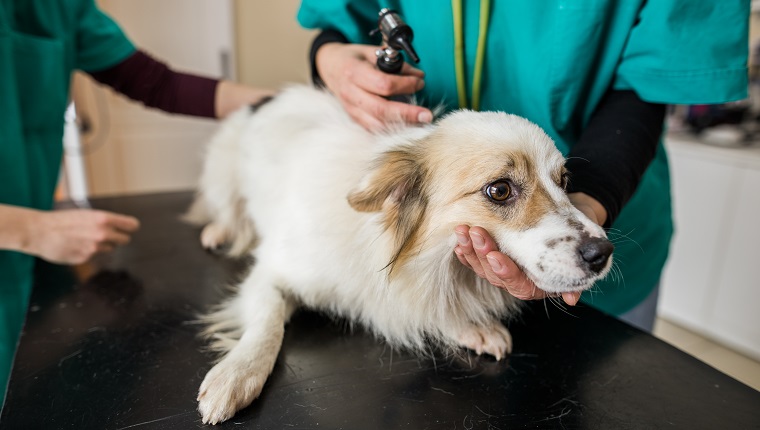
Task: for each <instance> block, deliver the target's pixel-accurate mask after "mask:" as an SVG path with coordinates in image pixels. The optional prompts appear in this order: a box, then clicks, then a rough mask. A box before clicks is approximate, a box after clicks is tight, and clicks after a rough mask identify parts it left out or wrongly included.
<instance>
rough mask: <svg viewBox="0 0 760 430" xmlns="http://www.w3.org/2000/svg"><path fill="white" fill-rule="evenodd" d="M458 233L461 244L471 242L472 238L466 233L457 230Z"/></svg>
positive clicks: (458, 240)
mask: <svg viewBox="0 0 760 430" xmlns="http://www.w3.org/2000/svg"><path fill="white" fill-rule="evenodd" d="M455 233H456V234H457V242H459V244H460V245H467V244H468V243H469V242H470V239H469V238H467V236H465V235H464V234H462V233H460V232H458V231H457V232H455Z"/></svg>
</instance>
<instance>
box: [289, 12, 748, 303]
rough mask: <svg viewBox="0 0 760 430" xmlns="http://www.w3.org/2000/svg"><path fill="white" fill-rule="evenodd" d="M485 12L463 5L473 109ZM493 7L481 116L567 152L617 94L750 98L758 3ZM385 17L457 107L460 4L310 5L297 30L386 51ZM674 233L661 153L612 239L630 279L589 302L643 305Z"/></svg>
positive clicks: (442, 98)
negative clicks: (524, 122) (512, 118)
mask: <svg viewBox="0 0 760 430" xmlns="http://www.w3.org/2000/svg"><path fill="white" fill-rule="evenodd" d="M454 1H455V2H456V1H457V0H454ZM482 3H483V2H478V1H464V2H463V3H462V4H463V6H462V7H463V18H462V29H463V32H464V37H463V40H464V62H465V71H466V72H465V73H466V75H467V78H466V79H465V81H466V84H467V92H468V99H470V100H471V99H472V94H471V91H472V77H473V66H474V64H475V59H476V47H477V45H478V35H479V33H480V30H481V29H480V28H479V27H480V22H479V20H480V17H479V11H480V7H481V4H482ZM490 3H491V5H490V14H489V18H490V23H489V25H488V28H487V31H486V32H485V33H486V36H487V40H486V45H485V57H484V68H483V72H482V82H481V85H482V92H481V103H480V109H481V110H499V111H506V112H509V113H513V114H517V115H521V116H524V117H526V118H528V119H530V120H531V121H533V122H535V123H536V124H538V125H539V126H541V127H542V128H543V129H544V130H545V131H546V132H547V133H548V134H549V135H550V136H551V137H552V138H553V139H554V140H555V143H556V145H557V147H558V148H559V149H560V150H561V151H562V152H563V153H564V154H567V153H568V152H569V150H570V148H571V147H572V146H573V144H574V143H575V142H577V141H578V138H579V136H580V133H581V131H582V130H583V129H584V127H585V125H586V124H587V122H588V120H589V117H590V116H591V114H592V112H593V111H594V109H595V107H596V106H597V104H598V103H599V100H600V99H601V97H602V95H603V94H604V93H605V91H607V89H608V88H610V87H613V88H615V89H620V90H634V91H636V92H637V93H638V95H639V96H640V97H641V98H642V99H643V100H645V101H648V102H652V103H664V104H703V103H704V104H707V103H723V102H728V101H733V100H739V99H742V98H745V97H746V95H747V56H748V47H747V38H748V24H749V10H750V2H749V0H700V1H693V0H650V1H644V0H625V1H620V0H511V1H492V2H490ZM382 7H389V8H391V9H394V10H396V11H397V12H399V13H400V15H401V16H402V18H403V19H404V20H405V21H406V22H407V23H408V24H409V25H410V26H411V27H412V28H413V29H414V32H415V33H414V42H413V44H414V47H415V49H416V51H417V53H418V54H419V57H420V59H421V61H420V63H419V67H420V68H421V69H422V70H424V71H425V83H426V85H425V89H424V90H423V91H422V92H421V93H420V96H421V100H424V101H425V102H427V103H429V104H430V105H436V104H438V103H440V102H443V103H446V104H447V106H448V107H450V108H455V107H457V100H458V98H457V85H456V73H455V61H454V58H455V55H454V53H455V47H454V26H455V24H454V19H453V14H452V3H450V2H447V1H440V0H435V1H434V0H387V1H382V2H378V1H369V0H367V1H351V0H304V1H303V2H302V4H301V8H300V10H299V12H298V20H299V22H300V23H301V25H302V26H304V27H306V28H320V29H336V30H338V31H340V32H342V33H343V34H344V35H346V36H347V37H348V39H349V40H350V41H351V42H354V43H366V44H378V43H379V42H380V40H379V36H375V37H370V36H369V35H368V33H369V32H370V30H372V29H373V28H375V27H376V26H377V13H378V11H379V10H380V8H382ZM481 37H482V36H481ZM672 234H673V222H672V216H671V201H670V181H669V173H668V162H667V158H666V154H665V151H664V148H663V146H662V145H660V147H659V148H658V151H657V156H656V158H655V159H654V161H653V162H652V163H651V165H650V167H649V168H648V170H647V172H646V173H645V175H644V177H643V178H642V180H641V183H640V185H639V187H638V189H637V191H636V193H635V195H634V196H633V197H632V199H631V200H630V201H629V203H628V204H627V205H626V206H625V208H624V209H623V211H622V212H621V213H620V215H619V218H618V219H617V220H616V221H615V223H614V225H613V226H612V228H611V230H610V237H611V238H612V239H613V241H614V242H615V246H616V249H615V260H616V265H617V267H618V269H619V272H620V275H621V276H609V277H608V278H607V279H605V280H604V281H601V282H599V283H597V288H595V289H594V290H593V292H590V293H589V292H587V293H584V294H583V297H582V300H584V301H585V302H587V303H590V304H591V305H593V306H595V307H597V308H600V309H602V310H604V311H607V312H609V313H611V314H614V315H620V314H621V313H624V312H626V311H628V310H629V309H631V308H633V307H634V306H636V305H637V304H638V303H639V302H641V301H642V300H643V299H644V298H645V297H647V295H648V294H649V293H650V292H651V291H652V290H653V288H654V287H655V286H656V285H657V284H658V282H659V279H660V274H661V272H662V268H663V265H664V264H665V260H666V258H667V256H668V248H669V244H670V239H671V236H672ZM616 270H617V269H616Z"/></svg>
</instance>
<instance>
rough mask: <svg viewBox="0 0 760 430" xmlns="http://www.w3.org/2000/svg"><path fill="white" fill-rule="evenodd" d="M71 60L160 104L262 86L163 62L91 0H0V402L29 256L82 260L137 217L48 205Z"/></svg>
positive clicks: (203, 107) (195, 102) (198, 106)
mask: <svg viewBox="0 0 760 430" xmlns="http://www.w3.org/2000/svg"><path fill="white" fill-rule="evenodd" d="M75 69H79V70H82V71H85V72H87V73H89V74H90V75H91V76H92V77H94V78H95V79H96V80H98V81H100V82H101V83H104V84H107V85H110V86H111V87H113V88H114V89H116V90H117V91H119V92H121V93H123V94H126V95H127V96H129V97H131V98H133V99H136V100H139V101H141V102H143V103H145V104H146V105H148V106H152V107H156V108H159V109H162V110H165V111H167V112H172V113H180V114H188V115H196V116H204V117H222V116H225V115H226V114H227V113H229V112H230V111H232V110H234V109H237V108H238V107H240V106H242V105H244V104H248V103H251V102H255V101H257V100H259V99H260V98H261V97H262V96H264V95H268V94H267V92H266V91H264V90H258V89H254V88H249V87H245V86H242V85H239V84H235V83H232V82H226V81H225V82H219V81H217V80H214V79H208V78H204V77H199V76H193V75H189V74H183V73H178V72H175V71H172V70H171V69H169V68H168V67H167V66H166V65H165V64H163V63H161V62H158V61H156V60H154V59H152V58H151V57H149V56H148V55H146V54H145V53H144V52H142V51H140V50H137V49H136V48H135V46H134V45H133V44H132V42H130V40H129V39H128V38H127V37H126V36H125V35H124V33H123V32H122V31H121V29H120V28H119V26H118V25H117V24H116V23H115V22H114V21H113V20H112V19H111V18H109V17H108V16H106V15H105V14H104V13H103V12H101V11H100V10H98V8H97V7H96V6H95V4H94V2H93V0H57V1H53V0H25V1H17V0H0V112H2V115H0V184H2V185H0V404H1V403H2V400H3V398H4V393H5V387H6V386H7V377H8V374H9V370H10V366H11V363H12V361H13V354H14V351H15V347H16V343H17V342H18V337H19V333H20V332H21V328H22V325H23V321H24V315H25V314H26V310H27V307H28V301H29V296H30V293H31V289H32V276H33V273H32V272H33V268H34V257H35V256H36V257H40V258H43V259H45V260H49V261H52V262H57V263H79V262H83V261H85V260H87V259H89V258H90V257H91V256H92V255H93V254H95V253H97V252H102V251H108V250H110V249H112V248H113V247H115V246H118V245H120V244H123V243H126V242H128V241H129V235H130V233H132V232H134V231H135V230H136V229H137V228H138V226H139V223H138V220H137V219H135V218H133V217H130V216H125V215H120V214H115V213H109V212H103V211H93V210H66V211H50V209H51V208H52V205H53V193H54V189H55V187H56V183H57V180H58V172H59V166H60V164H61V156H62V150H63V144H62V137H63V114H64V110H65V108H66V105H67V101H68V96H69V80H70V78H71V74H72V72H73V71H74V70H75Z"/></svg>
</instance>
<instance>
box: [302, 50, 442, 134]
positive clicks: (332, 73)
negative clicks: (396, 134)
mask: <svg viewBox="0 0 760 430" xmlns="http://www.w3.org/2000/svg"><path fill="white" fill-rule="evenodd" d="M376 49H377V47H376V46H370V45H352V44H340V43H328V44H326V45H324V46H322V47H321V48H320V49H319V52H318V53H317V58H316V62H317V68H318V70H319V73H320V76H321V77H322V80H323V81H324V82H325V85H326V86H327V87H328V88H329V89H330V91H332V93H333V94H335V95H336V96H337V98H338V99H339V100H340V101H341V103H342V104H343V107H344V108H345V109H346V111H347V112H348V114H349V115H350V116H351V117H352V118H353V119H354V120H355V121H356V122H358V123H359V124H361V125H362V126H363V127H364V128H366V129H368V130H372V131H376V130H381V129H383V128H384V126H385V124H388V123H394V122H399V121H402V122H406V123H410V124H417V123H429V122H431V121H432V120H433V114H432V112H431V111H430V110H429V109H427V108H424V107H422V106H416V105H411V104H408V103H401V102H395V101H391V100H389V98H390V97H392V96H396V95H406V94H413V93H415V92H417V91H419V90H421V89H422V88H423V87H424V86H425V81H424V76H425V74H424V72H422V70H420V69H417V68H415V67H413V66H411V65H409V64H404V67H403V68H402V71H401V73H400V74H398V75H392V74H387V73H383V72H381V71H380V70H378V69H377V67H376V66H375V62H376V56H375V50H376Z"/></svg>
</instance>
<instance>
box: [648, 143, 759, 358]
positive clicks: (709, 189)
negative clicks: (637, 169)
mask: <svg viewBox="0 0 760 430" xmlns="http://www.w3.org/2000/svg"><path fill="white" fill-rule="evenodd" d="M666 145H667V147H668V150H669V154H670V165H671V171H672V184H673V188H672V189H673V205H674V208H673V210H674V218H675V222H676V236H675V238H674V241H673V244H672V246H671V253H670V259H669V261H668V263H667V265H666V267H665V273H664V275H663V283H662V288H661V294H660V303H659V306H658V313H659V315H660V316H662V317H664V318H666V319H669V320H671V321H673V322H675V323H678V324H681V325H683V326H685V327H687V328H689V329H691V330H694V331H696V332H699V333H701V334H703V335H705V336H707V337H710V338H713V339H714V340H716V341H718V342H721V343H724V344H726V345H727V346H729V347H732V348H734V349H736V350H738V351H741V352H743V353H745V354H747V355H750V356H752V357H754V358H757V359H760V308H759V307H760V252H758V247H759V246H760V147H758V146H757V145H756V146H755V147H750V148H719V147H712V146H707V145H704V144H702V143H698V142H695V141H690V140H688V139H683V138H678V137H669V138H668V139H667V140H666Z"/></svg>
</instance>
